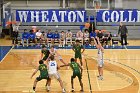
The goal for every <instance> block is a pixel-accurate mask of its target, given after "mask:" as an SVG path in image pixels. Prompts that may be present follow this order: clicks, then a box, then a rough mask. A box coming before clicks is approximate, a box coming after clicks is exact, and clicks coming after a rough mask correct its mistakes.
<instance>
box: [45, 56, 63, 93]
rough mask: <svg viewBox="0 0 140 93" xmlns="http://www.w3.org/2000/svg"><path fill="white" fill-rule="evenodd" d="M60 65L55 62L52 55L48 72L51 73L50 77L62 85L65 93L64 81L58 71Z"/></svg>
mask: <svg viewBox="0 0 140 93" xmlns="http://www.w3.org/2000/svg"><path fill="white" fill-rule="evenodd" d="M58 68H59V67H58V65H57V62H56V61H55V59H54V55H51V56H50V61H49V62H48V71H49V77H50V78H52V77H54V78H55V79H57V80H58V81H59V83H60V86H61V88H62V92H63V93H65V92H66V91H65V88H64V86H63V83H62V80H61V78H60V75H59V73H58V71H57V69H58ZM48 87H50V83H48Z"/></svg>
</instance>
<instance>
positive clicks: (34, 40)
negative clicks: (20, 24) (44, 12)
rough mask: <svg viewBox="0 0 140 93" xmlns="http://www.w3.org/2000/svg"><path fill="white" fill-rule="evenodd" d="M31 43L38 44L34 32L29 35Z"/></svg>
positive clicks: (31, 31)
mask: <svg viewBox="0 0 140 93" xmlns="http://www.w3.org/2000/svg"><path fill="white" fill-rule="evenodd" d="M30 42H33V43H35V44H36V39H35V33H34V32H33V30H30V33H29V43H30Z"/></svg>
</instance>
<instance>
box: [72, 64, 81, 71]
mask: <svg viewBox="0 0 140 93" xmlns="http://www.w3.org/2000/svg"><path fill="white" fill-rule="evenodd" d="M70 67H71V68H72V70H73V71H78V72H80V69H79V66H78V63H76V62H71V63H70Z"/></svg>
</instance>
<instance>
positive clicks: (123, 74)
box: [0, 43, 140, 93]
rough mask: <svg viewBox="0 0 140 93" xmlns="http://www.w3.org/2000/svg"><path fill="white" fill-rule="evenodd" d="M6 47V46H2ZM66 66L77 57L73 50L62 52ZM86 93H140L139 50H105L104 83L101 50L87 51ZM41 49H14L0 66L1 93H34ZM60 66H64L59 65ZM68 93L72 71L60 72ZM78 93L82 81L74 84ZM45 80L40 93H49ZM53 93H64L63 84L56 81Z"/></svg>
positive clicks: (52, 89)
mask: <svg viewBox="0 0 140 93" xmlns="http://www.w3.org/2000/svg"><path fill="white" fill-rule="evenodd" d="M1 45H2V43H1ZM58 52H59V53H61V55H62V58H63V59H64V61H65V62H69V60H70V58H71V57H73V56H74V53H73V51H72V50H70V49H63V50H62V49H59V50H58ZM83 58H84V59H83V62H84V72H83V77H82V78H83V79H82V81H83V84H84V93H91V91H92V93H140V68H139V65H140V63H139V62H140V50H138V49H137V50H136V49H117V50H115V49H105V53H104V61H105V66H104V80H103V81H99V80H98V79H97V77H96V76H97V75H98V72H97V64H96V58H97V50H96V49H89V50H85V52H84V55H83ZM39 59H40V49H36V50H34V49H31V50H30V49H11V50H10V51H9V53H8V54H7V55H6V57H5V58H4V60H3V61H2V62H1V63H0V93H30V92H31V91H32V85H33V81H34V79H35V78H36V77H37V76H38V75H39V73H37V75H35V76H34V77H33V79H30V76H31V74H32V73H33V71H34V69H35V68H36V66H37V65H38V60H39ZM58 64H59V65H61V64H62V63H61V62H59V61H58ZM59 73H60V76H61V78H62V80H63V83H64V86H65V88H66V91H67V93H70V90H71V83H70V76H71V74H72V71H71V69H66V68H65V67H64V68H61V69H59ZM74 81H75V82H74V87H75V91H76V92H75V93H80V92H79V90H80V85H79V82H78V79H77V78H76V79H75V80H74ZM45 82H46V81H45V80H42V81H40V82H39V83H38V84H37V92H36V93H46V90H45ZM50 93H61V88H60V86H59V83H58V82H57V81H56V80H55V79H53V80H52V83H51V92H50Z"/></svg>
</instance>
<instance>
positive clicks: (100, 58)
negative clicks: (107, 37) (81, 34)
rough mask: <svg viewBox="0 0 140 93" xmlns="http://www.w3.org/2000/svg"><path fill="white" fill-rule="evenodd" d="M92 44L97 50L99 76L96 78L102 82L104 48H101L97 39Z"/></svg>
mask: <svg viewBox="0 0 140 93" xmlns="http://www.w3.org/2000/svg"><path fill="white" fill-rule="evenodd" d="M94 43H95V46H96V47H97V49H98V60H97V61H98V73H99V76H97V77H98V79H99V80H103V65H104V61H103V53H104V48H103V47H102V45H101V43H100V41H99V38H98V37H96V38H94Z"/></svg>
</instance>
